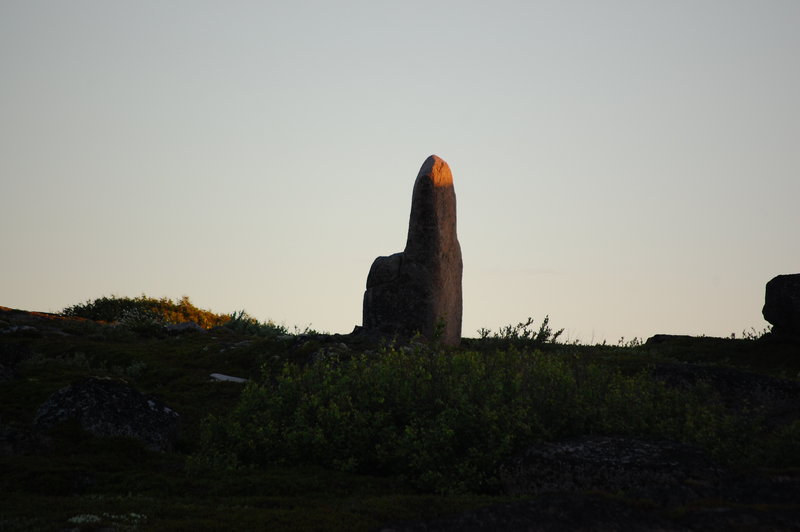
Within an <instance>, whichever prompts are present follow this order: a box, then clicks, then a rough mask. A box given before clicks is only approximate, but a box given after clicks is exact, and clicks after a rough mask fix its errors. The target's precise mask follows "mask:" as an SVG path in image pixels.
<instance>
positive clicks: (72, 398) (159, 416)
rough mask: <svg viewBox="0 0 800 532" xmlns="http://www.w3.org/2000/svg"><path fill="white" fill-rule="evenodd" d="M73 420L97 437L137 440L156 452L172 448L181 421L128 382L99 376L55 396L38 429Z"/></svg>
mask: <svg viewBox="0 0 800 532" xmlns="http://www.w3.org/2000/svg"><path fill="white" fill-rule="evenodd" d="M70 419H76V420H77V421H78V422H79V423H80V424H81V427H83V429H84V430H85V431H87V432H89V433H91V434H94V435H95V436H122V437H129V438H135V439H137V440H140V441H141V442H143V443H144V444H145V446H146V447H147V448H149V449H152V450H155V451H169V450H171V449H172V444H173V442H174V440H175V438H176V437H177V433H178V427H179V421H180V417H179V416H178V413H177V412H175V411H174V410H172V409H171V408H169V407H167V406H165V405H164V404H163V403H161V402H160V401H158V400H156V399H153V398H151V397H147V396H145V395H142V394H141V393H140V392H138V391H136V390H134V389H133V388H131V387H129V386H128V385H127V384H125V383H124V382H120V381H116V380H111V379H100V378H96V377H90V378H87V379H83V380H80V381H78V382H75V383H73V384H71V385H69V386H66V387H64V388H62V389H60V390H58V391H57V392H55V393H54V394H53V395H51V396H50V397H49V398H48V399H47V400H46V401H45V402H44V403H43V404H42V406H40V407H39V410H38V411H37V413H36V418H35V420H34V427H35V428H36V429H39V430H44V429H48V428H50V427H53V426H55V425H57V424H59V423H61V422H63V421H67V420H70Z"/></svg>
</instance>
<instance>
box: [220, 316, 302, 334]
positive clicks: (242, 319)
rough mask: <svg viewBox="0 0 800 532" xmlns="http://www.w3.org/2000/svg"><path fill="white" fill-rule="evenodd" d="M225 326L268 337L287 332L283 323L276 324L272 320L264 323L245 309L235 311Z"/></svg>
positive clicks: (244, 332) (243, 332)
mask: <svg viewBox="0 0 800 532" xmlns="http://www.w3.org/2000/svg"><path fill="white" fill-rule="evenodd" d="M225 327H227V328H228V329H231V330H234V331H236V332H239V333H242V334H252V335H255V336H264V337H267V338H275V337H277V336H280V335H282V334H286V333H287V330H286V327H284V326H283V325H276V324H275V323H273V322H272V321H266V322H263V323H262V322H260V321H258V320H257V319H255V318H254V317H252V316H250V315H249V314H248V313H247V312H245V311H244V310H240V311H239V312H234V313H233V314H232V315H231V316H230V319H229V320H228V321H227V322H225Z"/></svg>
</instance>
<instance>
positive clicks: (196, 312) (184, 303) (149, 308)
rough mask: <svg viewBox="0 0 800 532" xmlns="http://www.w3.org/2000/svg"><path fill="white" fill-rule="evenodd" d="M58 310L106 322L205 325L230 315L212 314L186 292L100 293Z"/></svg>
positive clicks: (215, 322)
mask: <svg viewBox="0 0 800 532" xmlns="http://www.w3.org/2000/svg"><path fill="white" fill-rule="evenodd" d="M61 314H62V315H63V316H67V317H76V318H86V319H90V320H95V321H104V322H108V323H119V322H125V321H127V322H131V323H133V324H135V325H137V326H138V325H142V323H139V322H143V321H147V320H150V321H161V322H163V324H167V323H183V322H187V321H193V322H195V323H197V324H198V325H199V326H201V327H203V328H205V329H208V328H211V327H214V326H217V325H222V324H223V323H225V322H227V321H228V320H229V319H230V316H229V315H227V314H215V313H213V312H211V311H208V310H202V309H199V308H197V307H196V306H194V305H193V304H192V302H191V301H190V300H189V298H188V297H187V296H184V297H182V298H181V299H180V300H178V301H177V302H173V301H172V300H171V299H168V298H165V297H162V298H161V299H155V298H152V297H147V296H145V295H141V296H139V297H136V298H130V297H117V296H111V297H100V298H97V299H95V300H94V301H87V302H86V303H80V304H77V305H73V306H71V307H67V308H65V309H64V310H63V311H62V312H61Z"/></svg>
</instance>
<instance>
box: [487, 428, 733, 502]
mask: <svg viewBox="0 0 800 532" xmlns="http://www.w3.org/2000/svg"><path fill="white" fill-rule="evenodd" d="M500 477H501V480H502V482H503V485H504V487H505V490H506V492H508V493H509V494H512V495H521V494H539V493H548V492H572V493H582V492H587V491H602V492H606V493H612V494H615V493H625V494H628V495H632V496H635V497H639V498H643V499H649V500H652V501H657V502H659V503H660V504H664V503H667V504H681V503H684V502H685V501H687V500H692V499H695V498H698V497H702V496H707V495H708V494H710V493H713V492H714V490H715V489H716V486H717V484H718V482H719V479H720V471H719V470H718V469H717V468H716V467H715V466H714V464H713V463H712V462H711V461H710V460H709V459H708V458H707V457H706V455H705V454H704V453H703V452H702V451H700V450H699V449H697V448H695V447H692V446H689V445H684V444H681V443H676V442H670V441H649V440H640V439H634V438H623V437H608V436H587V437H582V438H575V439H571V440H566V441H560V442H552V443H543V444H539V445H534V446H532V447H529V448H528V449H526V450H525V451H523V452H521V453H520V454H518V455H517V456H515V457H513V458H512V459H511V460H509V461H508V463H506V464H504V465H503V466H502V467H501V470H500Z"/></svg>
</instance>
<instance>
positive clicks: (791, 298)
mask: <svg viewBox="0 0 800 532" xmlns="http://www.w3.org/2000/svg"><path fill="white" fill-rule="evenodd" d="M762 314H763V315H764V319H765V320H767V321H768V322H770V323H771V324H772V332H773V333H775V334H777V335H791V336H797V337H800V273H794V274H789V275H778V276H777V277H773V278H772V279H771V280H770V281H769V282H768V283H767V287H766V294H765V296H764V309H763V310H762Z"/></svg>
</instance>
